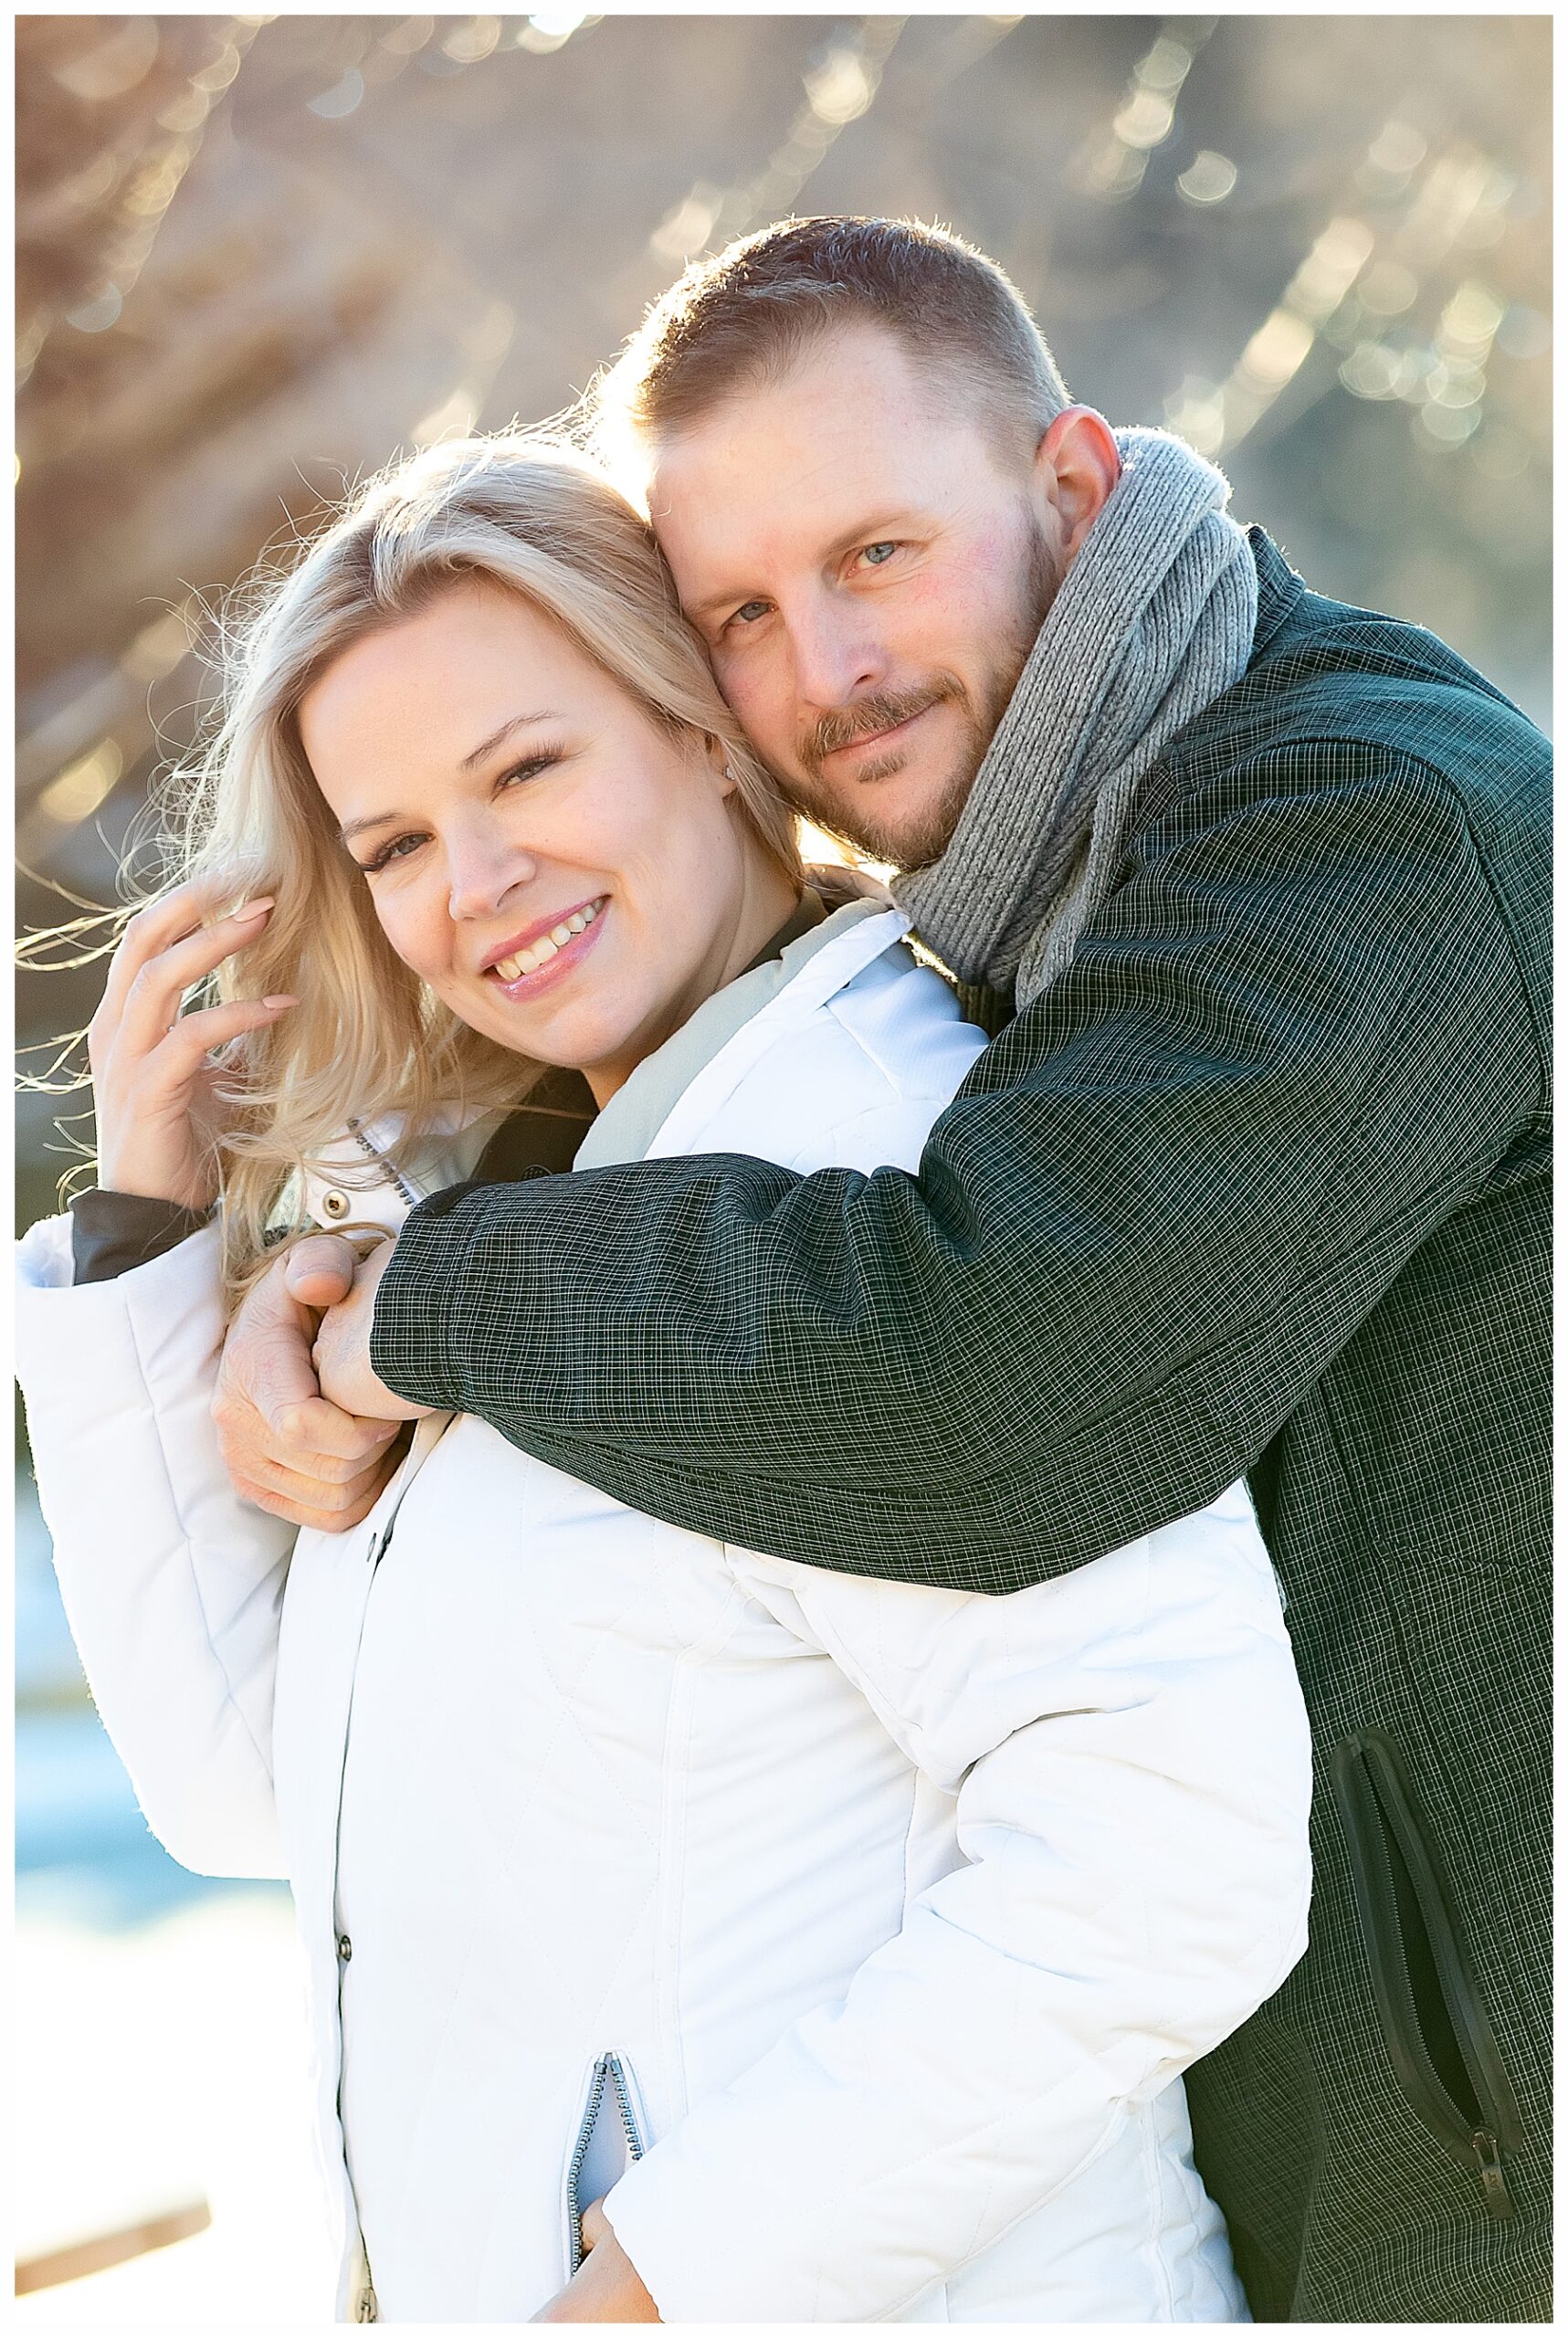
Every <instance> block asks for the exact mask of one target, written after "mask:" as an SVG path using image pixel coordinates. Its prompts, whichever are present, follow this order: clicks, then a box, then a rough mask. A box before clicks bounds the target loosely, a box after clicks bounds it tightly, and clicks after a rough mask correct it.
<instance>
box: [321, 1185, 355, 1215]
mask: <svg viewBox="0 0 1568 2338" xmlns="http://www.w3.org/2000/svg"><path fill="white" fill-rule="evenodd" d="M321 1212H322V1215H323V1216H326V1217H347V1216H348V1214H349V1197H348V1195H347V1194H341V1193H339V1191H338V1189H337V1187H336V1186H335V1185H334V1186H333V1187H332V1189H331V1193H327V1194H323V1195H321Z"/></svg>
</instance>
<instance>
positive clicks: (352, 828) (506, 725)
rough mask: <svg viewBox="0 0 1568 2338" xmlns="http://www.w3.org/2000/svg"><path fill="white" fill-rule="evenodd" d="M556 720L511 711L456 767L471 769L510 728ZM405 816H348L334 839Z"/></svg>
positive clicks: (386, 825) (549, 715)
mask: <svg viewBox="0 0 1568 2338" xmlns="http://www.w3.org/2000/svg"><path fill="white" fill-rule="evenodd" d="M560 720H561V717H560V715H558V714H552V713H549V712H548V711H546V712H545V713H542V714H514V715H512V716H510V719H509V720H508V721H505V722H503V723H502V724H501V726H500V730H499V731H492V732H490V735H489V738H488V739H481V740H480V741H479V745H478V746H477V747H476V748H475V749H474V751H473V753H472V754H468V755H465V756H464V757H463V760H462V762H461V763H460V764H458V770H459V771H472V769H473V768H474V765H475V764H482V763H483V761H484V759H485V757H486V756H487V755H488V754H490V753H493V752H494V750H495V749H496V748H497V747H499V746H500V742H501V741H502V740H503V739H509V738H510V736H511V734H512V732H514V731H518V730H521V729H522V728H523V727H524V726H525V725H531V726H532V727H534V728H535V729H542V727H543V725H544V724H545V723H546V722H559V721H560ZM408 816H409V815H407V814H405V813H403V812H374V813H372V814H371V815H369V816H368V817H366V818H365V819H363V820H350V821H348V822H347V823H346V824H345V826H344V827H341V828H340V829H339V830H338V840H339V842H340V843H342V844H347V843H348V841H349V838H350V837H360V836H363V835H364V833H365V831H366V829H367V828H389V827H392V826H393V825H394V823H395V822H396V821H398V820H401V819H405V818H407V817H408Z"/></svg>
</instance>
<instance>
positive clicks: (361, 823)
mask: <svg viewBox="0 0 1568 2338" xmlns="http://www.w3.org/2000/svg"><path fill="white" fill-rule="evenodd" d="M402 817H403V814H402V813H401V812H373V813H372V814H371V815H370V816H369V817H368V818H366V819H363V820H350V821H348V822H347V823H346V824H345V825H344V826H343V827H341V828H340V829H339V830H338V842H339V843H340V844H347V842H348V840H349V838H350V837H362V836H363V834H364V832H365V830H366V829H367V828H385V827H391V825H392V823H393V822H394V821H395V820H401V819H402Z"/></svg>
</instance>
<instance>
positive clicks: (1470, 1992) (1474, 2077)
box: [1331, 1729, 1522, 2219]
mask: <svg viewBox="0 0 1568 2338" xmlns="http://www.w3.org/2000/svg"><path fill="white" fill-rule="evenodd" d="M1331 1767H1332V1777H1333V1786H1334V1794H1335V1798H1336V1800H1337V1801H1338V1803H1339V1806H1340V1812H1341V1816H1342V1818H1343V1820H1344V1824H1345V1832H1346V1836H1347V1838H1348V1841H1349V1845H1350V1852H1351V1868H1352V1880H1353V1883H1354V1887H1355V1894H1356V1900H1357V1903H1358V1906H1359V1908H1360V1911H1361V1918H1362V1928H1363V1933H1364V1935H1365V1939H1366V1946H1367V1955H1368V1961H1369V1963H1370V1964H1371V1967H1372V1978H1373V1991H1374V1994H1375V1996H1376V2000H1377V2009H1378V2016H1379V2019H1380V2022H1381V2026H1382V2028H1383V2033H1384V2042H1385V2043H1386V2045H1387V2047H1388V2050H1389V2056H1390V2059H1391V2060H1392V2061H1393V2064H1394V2073H1395V2075H1396V2077H1397V2078H1398V2080H1399V2082H1400V2085H1401V2086H1402V2088H1403V2089H1404V2091H1405V2094H1406V2096H1407V2097H1408V2098H1409V2101H1410V2102H1411V2105H1412V2107H1413V2108H1414V2110H1415V2112H1416V2114H1417V2116H1418V2117H1419V2118H1420V2119H1421V2120H1422V2122H1423V2123H1424V2124H1425V2125H1426V2127H1427V2128H1428V2129H1429V2130H1430V2132H1431V2133H1433V2134H1434V2135H1436V2138H1437V2140H1438V2142H1439V2143H1442V2144H1443V2146H1444V2148H1445V2149H1446V2150H1447V2152H1448V2153H1449V2154H1450V2156H1451V2157H1453V2158H1454V2159H1455V2160H1457V2161H1458V2163H1459V2164H1460V2165H1461V2166H1468V2167H1469V2168H1471V2169H1472V2170H1473V2171H1474V2172H1475V2173H1476V2175H1478V2176H1479V2181H1480V2185H1481V2194H1482V2198H1483V2200H1484V2202H1485V2205H1486V2208H1487V2212H1488V2214H1489V2216H1492V2217H1497V2218H1499V2219H1503V2218H1507V2217H1511V2216H1512V2215H1513V2214H1514V2213H1515V2211H1514V2203H1513V2198H1512V2195H1511V2194H1510V2190H1509V2186H1508V2177H1507V2174H1506V2171H1505V2169H1504V2166H1503V2161H1502V2153H1503V2149H1504V2147H1505V2146H1506V2147H1507V2148H1510V2149H1516V2148H1517V2147H1518V2145H1519V2143H1521V2140H1522V2136H1521V2127H1520V2117H1519V2107H1518V2104H1517V2102H1516V2101H1515V2099H1514V2094H1513V2090H1512V2088H1511V2087H1510V2084H1509V2080H1508V2074H1507V2072H1506V2071H1505V2070H1504V2069H1503V2066H1502V2060H1501V2057H1500V2054H1499V2051H1498V2046H1497V2040H1496V2038H1495V2037H1494V2035H1493V2032H1492V2028H1491V2024H1490V2023H1489V2020H1488V2019H1487V2016H1486V2012H1485V2009H1484V2007H1483V2006H1482V2005H1481V2001H1480V1998H1479V1994H1478V1992H1477V1989H1476V1985H1475V1981H1474V1978H1473V1976H1472V1975H1471V1973H1470V1970H1469V1965H1468V1960H1467V1958H1466V1955H1465V1952H1464V1948H1463V1945H1462V1943H1461V1942H1460V1939H1459V1934H1458V1926H1457V1924H1456V1922H1455V1919H1454V1915H1453V1911H1452V1909H1451V1907H1450V1905H1449V1901H1448V1895H1447V1891H1446V1890H1445V1888H1444V1885H1443V1880H1442V1878H1441V1875H1440V1873H1439V1871H1438V1869H1437V1866H1436V1861H1435V1859H1434V1858H1433V1855H1432V1851H1431V1849H1430V1847H1429V1846H1428V1844H1427V1842H1426V1838H1425V1835H1424V1833H1423V1831H1422V1827H1421V1825H1420V1821H1419V1819H1418V1818H1417V1817H1416V1812H1415V1802H1414V1798H1413V1796H1412V1795H1411V1791H1410V1783H1409V1779H1408V1777H1407V1776H1406V1775H1405V1767H1404V1764H1403V1763H1402V1762H1401V1760H1400V1758H1399V1755H1398V1753H1397V1752H1396V1750H1395V1748H1394V1744H1393V1742H1392V1741H1391V1740H1390V1739H1389V1738H1388V1737H1387V1736H1385V1735H1384V1732H1383V1731H1381V1730H1376V1729H1363V1730H1359V1731H1357V1732H1356V1733H1355V1734H1354V1735H1353V1736H1351V1737H1347V1738H1345V1739H1344V1740H1343V1741H1342V1743H1340V1744H1339V1745H1336V1746H1335V1748H1334V1751H1333V1756H1332V1764H1331ZM1396 1862H1397V1868H1396ZM1401 1874H1403V1877H1404V1880H1405V1885H1406V1888H1407V1890H1408V1893H1409V1896H1410V1898H1411V1899H1412V1900H1414V1901H1415V1910H1416V1911H1417V1914H1418V1919H1419V1922H1420V1927H1421V1934H1422V1937H1423V1941H1424V1944H1425V1946H1426V1950H1427V1953H1428V1954H1429V1956H1430V1959H1431V1964H1432V1968H1433V1970H1434V1971H1435V1972H1436V1976H1437V1983H1438V1987H1439V1990H1440V1993H1441V1996H1442V2008H1443V2012H1444V2014H1445V2016H1446V2017H1447V2023H1448V2027H1449V2029H1450V2031H1451V2033H1452V2038H1453V2043H1454V2045H1455V2047H1456V2048H1457V2050H1458V2067H1459V2069H1462V2072H1463V2078H1464V2081H1465V2083H1466V2085H1467V2088H1468V2100H1464V2099H1460V2098H1458V2097H1457V2095H1456V2091H1455V2088H1454V2085H1453V2083H1452V2082H1451V2081H1449V2080H1445V2078H1444V2077H1443V2075H1442V2073H1441V2072H1440V2071H1439V2069H1438V2068H1437V2065H1436V2059H1435V2058H1434V2053H1433V2048H1432V2045H1431V2042H1430V2040H1429V2038H1428V2036H1427V2033H1426V2029H1425V2028H1424V2027H1423V2024H1422V2019H1421V2010H1420V2006H1419V2003H1418V2001H1417V1996H1416V1990H1415V1977H1414V1975H1413V1973H1412V1969H1411V1952H1412V1948H1413V1946H1415V1945H1416V1943H1412V1941H1411V1940H1410V1938H1409V1933H1408V1922H1409V1919H1408V1916H1407V1914H1406V1912H1405V1910H1403V1909H1402V1908H1401V1905H1400V1891H1399V1879H1400V1875H1401Z"/></svg>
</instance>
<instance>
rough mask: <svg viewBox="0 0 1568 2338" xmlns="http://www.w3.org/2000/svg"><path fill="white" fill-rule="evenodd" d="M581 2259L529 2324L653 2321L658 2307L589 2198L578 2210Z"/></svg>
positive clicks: (601, 2211) (608, 2221)
mask: <svg viewBox="0 0 1568 2338" xmlns="http://www.w3.org/2000/svg"><path fill="white" fill-rule="evenodd" d="M583 2247H584V2249H585V2250H586V2252H587V2253H586V2255H585V2256H584V2259H583V2262H582V2263H581V2265H579V2266H578V2268H577V2270H576V2271H575V2272H574V2274H573V2276H572V2279H571V2280H569V2281H568V2282H567V2284H566V2287H565V2288H564V2289H563V2290H558V2291H556V2293H555V2295H554V2296H553V2297H552V2299H551V2301H550V2303H549V2304H548V2305H546V2306H541V2308H540V2310H539V2312H537V2313H536V2314H535V2315H534V2316H533V2317H532V2318H533V2320H534V2321H535V2322H657V2321H658V2319H659V2312H658V2306H656V2305H655V2303H654V2301H653V2300H652V2299H651V2298H650V2297H649V2295H648V2293H647V2291H646V2290H645V2289H644V2287H643V2285H642V2283H641V2281H639V2280H638V2279H637V2267H636V2266H635V2265H634V2264H633V2263H632V2260H631V2259H630V2258H629V2257H628V2256H627V2255H626V2250H625V2249H624V2248H622V2247H621V2244H620V2242H619V2241H618V2240H617V2239H616V2236H615V2233H614V2231H613V2230H612V2228H611V2225H610V2220H609V2218H608V2217H606V2216H605V2211H604V2210H603V2208H602V2207H601V2206H599V2203H598V2202H597V2200H595V2202H594V2204H593V2206H592V2207H588V2208H584V2211H583Z"/></svg>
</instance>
